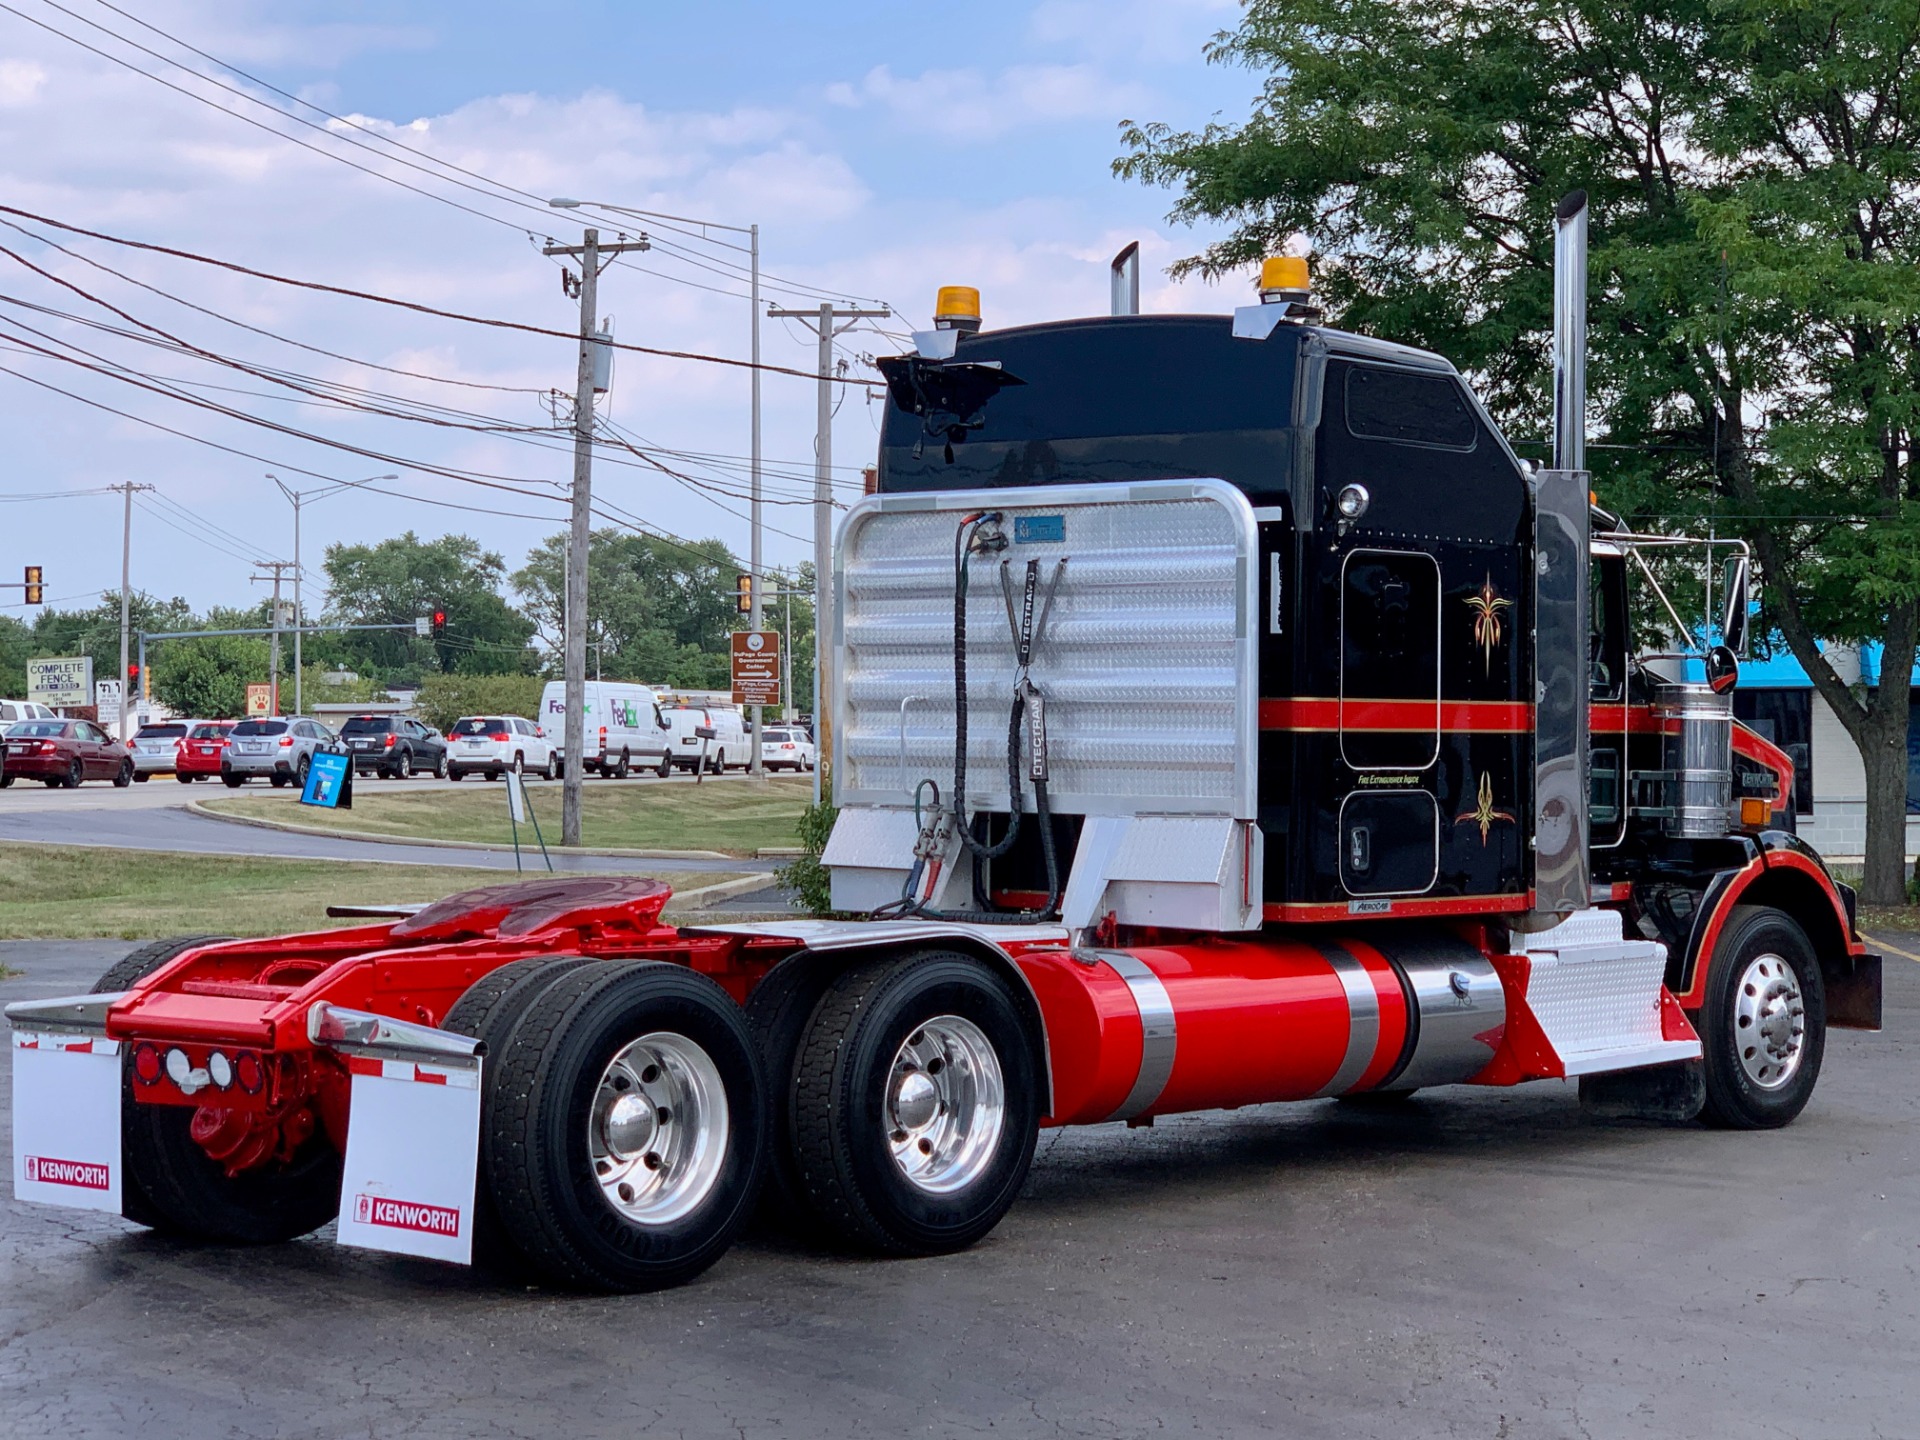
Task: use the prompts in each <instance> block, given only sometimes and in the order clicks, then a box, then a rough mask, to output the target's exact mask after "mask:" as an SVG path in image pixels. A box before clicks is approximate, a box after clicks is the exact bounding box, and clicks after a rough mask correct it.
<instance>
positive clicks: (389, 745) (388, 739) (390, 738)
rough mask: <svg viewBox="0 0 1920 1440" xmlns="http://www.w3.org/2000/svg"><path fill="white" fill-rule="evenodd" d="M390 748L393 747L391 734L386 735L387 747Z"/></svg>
mask: <svg viewBox="0 0 1920 1440" xmlns="http://www.w3.org/2000/svg"><path fill="white" fill-rule="evenodd" d="M392 748H393V736H391V735H389V736H387V749H389V750H391V749H392Z"/></svg>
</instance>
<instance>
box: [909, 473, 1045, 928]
mask: <svg viewBox="0 0 1920 1440" xmlns="http://www.w3.org/2000/svg"><path fill="white" fill-rule="evenodd" d="M1001 518H1002V517H1001V515H1000V513H999V512H998V511H996V510H987V511H980V512H977V513H975V514H972V515H969V516H967V517H966V518H965V519H963V520H962V521H961V522H960V527H959V529H957V530H956V531H955V532H954V537H953V732H954V742H953V814H954V816H955V817H956V819H957V820H958V821H959V825H958V827H957V829H958V833H959V836H960V842H961V844H963V845H964V846H965V847H966V848H967V850H968V851H969V852H970V853H971V854H972V855H973V857H974V866H973V896H974V904H975V905H976V906H977V907H978V908H977V909H974V910H934V909H930V908H929V907H928V906H927V905H926V904H924V903H923V902H918V901H913V900H911V899H907V898H906V897H903V899H902V901H901V902H897V903H899V904H900V905H901V908H902V909H903V910H904V911H905V912H906V913H909V914H914V915H920V916H923V917H925V918H927V919H929V920H957V921H962V922H965V923H969V924H977V925H1019V924H1028V923H1031V922H1034V921H1038V920H1050V919H1052V918H1053V917H1054V915H1055V913H1056V912H1057V911H1058V909H1059V905H1060V860H1059V856H1058V855H1057V854H1056V853H1055V851H1054V843H1053V812H1052V809H1051V807H1050V805H1049V802H1048V798H1047V781H1046V777H1045V775H1044V774H1043V773H1040V771H1044V768H1045V767H1044V765H1043V766H1040V767H1038V768H1037V770H1036V773H1035V774H1034V776H1033V802H1034V811H1035V815H1036V818H1037V819H1038V821H1039V824H1040V853H1041V856H1042V858H1043V859H1044V861H1045V863H1046V867H1047V899H1046V903H1045V904H1044V905H1042V906H1041V907H1040V908H1039V909H1036V910H1004V909H1001V908H999V907H997V906H995V905H994V904H993V901H992V898H991V897H990V896H989V895H988V894H987V890H986V882H985V864H984V862H986V861H989V860H997V859H998V858H1000V857H1001V856H1002V855H1005V854H1006V853H1007V852H1008V851H1009V850H1011V849H1012V848H1013V844H1014V841H1015V840H1017V839H1018V838H1019V835H1020V826H1021V821H1022V819H1023V811H1022V806H1021V790H1020V729H1021V724H1022V722H1023V721H1024V720H1025V719H1026V715H1027V693H1028V691H1029V690H1030V689H1031V682H1030V681H1028V680H1027V678H1026V670H1027V664H1028V662H1029V661H1030V660H1031V659H1032V654H1033V642H1034V638H1035V637H1034V632H1033V618H1034V617H1033V591H1034V584H1035V575H1036V573H1037V565H1030V566H1029V569H1028V577H1027V604H1026V607H1025V610H1024V613H1023V617H1022V620H1021V622H1020V623H1019V624H1018V625H1017V626H1016V627H1015V634H1014V648H1015V652H1016V655H1015V659H1016V663H1017V665H1018V668H1019V675H1020V679H1019V681H1018V682H1017V683H1016V684H1015V686H1014V691H1013V704H1012V707H1011V709H1010V711H1009V713H1008V716H1007V805H1008V809H1009V811H1010V812H1011V813H1010V816H1009V819H1008V822H1007V833H1006V834H1005V835H1002V836H1001V837H1000V839H999V840H998V841H996V842H994V843H993V844H988V843H987V842H986V841H985V840H983V839H981V838H980V837H979V836H977V835H975V834H974V833H973V825H972V824H971V823H970V822H969V820H968V818H967V709H968V705H967V589H968V573H967V559H968V557H969V556H970V555H971V554H973V553H974V551H975V550H979V551H980V552H981V553H983V554H984V553H989V552H997V551H1000V550H1004V549H1005V548H1006V544H1007V542H1006V538H1005V537H1004V536H1003V535H1000V534H999V533H998V532H997V531H995V532H994V533H993V534H992V535H991V536H988V537H983V536H982V535H981V534H980V528H981V527H982V526H983V525H986V524H989V523H993V524H998V522H999V521H1000V519H1001ZM1036 693H1037V692H1036ZM920 872H921V867H920V866H919V865H918V864H916V865H915V866H914V868H913V870H912V871H911V872H909V875H908V881H907V889H908V893H909V894H910V893H911V891H912V887H913V884H914V882H915V881H916V880H918V878H919V875H920ZM886 908H887V909H888V910H894V906H888V907H886ZM896 913H898V912H896Z"/></svg>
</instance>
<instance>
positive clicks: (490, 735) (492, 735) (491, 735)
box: [487, 730, 605, 740]
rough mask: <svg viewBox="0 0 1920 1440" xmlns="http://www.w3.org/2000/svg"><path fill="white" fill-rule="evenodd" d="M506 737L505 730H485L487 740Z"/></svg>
mask: <svg viewBox="0 0 1920 1440" xmlns="http://www.w3.org/2000/svg"><path fill="white" fill-rule="evenodd" d="M602 733H603V734H604V733H605V732H604V731H603V732H602ZM506 738H507V732H506V731H504V730H490V731H488V732H487V739H489V740H504V739H506Z"/></svg>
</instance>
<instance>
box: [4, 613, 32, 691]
mask: <svg viewBox="0 0 1920 1440" xmlns="http://www.w3.org/2000/svg"><path fill="white" fill-rule="evenodd" d="M32 654H33V631H32V630H30V629H29V628H28V627H27V626H26V624H25V623H24V622H22V621H19V620H16V619H14V618H13V616H11V615H0V696H5V697H6V698H7V699H9V700H22V699H25V698H26V694H27V660H28V658H29V657H30V656H31V655H32Z"/></svg>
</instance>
